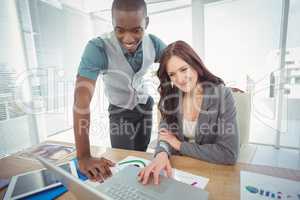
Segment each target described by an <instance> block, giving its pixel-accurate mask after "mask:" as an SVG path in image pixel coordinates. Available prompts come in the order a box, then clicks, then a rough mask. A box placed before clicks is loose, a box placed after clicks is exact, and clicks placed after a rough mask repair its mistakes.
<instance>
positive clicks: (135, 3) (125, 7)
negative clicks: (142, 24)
mask: <svg viewBox="0 0 300 200" xmlns="http://www.w3.org/2000/svg"><path fill="white" fill-rule="evenodd" d="M141 9H143V10H144V14H145V16H147V6H146V3H145V1H144V0H114V1H113V4H112V9H111V10H112V12H113V10H122V11H138V10H141Z"/></svg>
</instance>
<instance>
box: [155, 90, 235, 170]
mask: <svg viewBox="0 0 300 200" xmlns="http://www.w3.org/2000/svg"><path fill="white" fill-rule="evenodd" d="M203 88H204V91H203V94H204V95H203V100H202V105H201V111H200V113H199V116H198V119H197V125H196V129H195V142H188V139H187V138H185V137H184V135H183V133H182V113H180V112H176V115H177V119H178V124H172V125H170V124H167V123H166V122H165V120H162V121H161V122H160V128H166V129H168V130H170V131H172V132H173V133H174V134H176V136H177V138H178V139H179V140H180V141H181V142H182V143H181V146H180V150H179V151H175V149H173V148H172V147H171V146H170V145H169V144H168V143H167V142H165V141H158V144H157V147H156V150H155V155H156V154H158V153H159V152H161V151H165V152H167V153H168V155H169V156H171V155H172V154H180V155H184V156H190V157H193V158H196V159H200V160H205V161H209V162H213V163H220V164H235V163H236V161H237V158H238V155H239V148H240V145H239V132H238V127H237V120H236V109H235V103H234V99H233V96H232V92H231V89H230V88H227V87H225V86H224V85H214V84H209V85H206V86H204V87H203ZM179 110H180V109H179Z"/></svg>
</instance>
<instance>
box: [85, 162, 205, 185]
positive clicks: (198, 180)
mask: <svg viewBox="0 0 300 200" xmlns="http://www.w3.org/2000/svg"><path fill="white" fill-rule="evenodd" d="M150 162H151V161H150V160H146V159H144V158H140V157H135V156H128V157H126V158H125V159H123V160H121V161H119V162H118V163H117V164H116V166H115V167H112V168H111V171H112V173H113V174H115V173H117V172H118V171H120V170H122V169H123V168H125V167H126V166H128V165H135V166H138V167H141V168H143V167H145V166H147V165H148V164H150ZM172 174H173V178H174V179H175V180H177V181H179V182H182V183H185V184H188V185H192V186H194V187H197V188H201V189H204V188H205V187H206V185H207V183H208V181H209V179H208V178H206V177H202V176H197V175H194V174H191V173H188V172H184V171H181V170H178V169H175V168H173V171H172ZM88 184H89V185H91V186H96V185H97V184H100V183H97V182H91V181H88Z"/></svg>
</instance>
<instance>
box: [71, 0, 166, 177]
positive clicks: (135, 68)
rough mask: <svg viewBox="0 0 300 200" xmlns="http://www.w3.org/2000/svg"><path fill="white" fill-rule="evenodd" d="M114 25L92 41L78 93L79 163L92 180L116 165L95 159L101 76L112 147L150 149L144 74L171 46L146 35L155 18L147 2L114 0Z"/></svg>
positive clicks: (76, 132)
mask: <svg viewBox="0 0 300 200" xmlns="http://www.w3.org/2000/svg"><path fill="white" fill-rule="evenodd" d="M112 23H113V28H114V30H113V31H112V32H110V33H107V34H104V35H102V36H101V37H97V38H94V39H92V40H90V41H89V42H88V44H87V46H86V48H85V50H84V53H83V56H82V59H81V62H80V66H79V70H78V74H77V80H76V87H75V95H74V98H75V100H74V109H73V117H74V135H75V142H76V149H77V157H78V161H79V167H80V170H81V171H82V172H83V173H85V174H86V175H87V176H88V177H89V178H90V179H92V180H98V181H99V180H100V181H102V180H104V179H105V178H106V177H108V176H110V175H111V172H110V170H109V167H110V166H112V165H113V163H112V162H111V161H109V160H106V159H105V158H94V157H92V156H91V152H90V142H89V127H90V102H91V99H92V97H93V94H94V89H95V84H96V79H97V77H98V75H99V74H101V75H102V78H103V83H104V89H105V94H106V97H107V98H108V101H109V108H108V111H109V123H110V140H111V146H112V147H113V148H123V149H130V150H139V151H146V149H147V147H148V144H149V141H150V136H151V127H152V107H153V99H152V97H151V96H150V95H149V94H148V92H147V84H146V81H145V79H144V75H145V73H146V72H147V70H148V69H149V67H150V66H151V65H152V64H153V63H154V62H158V61H159V58H160V56H161V54H162V52H163V49H164V48H165V44H164V43H163V42H162V41H161V40H160V39H158V38H157V37H156V36H154V35H152V34H146V33H145V30H146V28H147V26H148V24H149V17H148V16H147V7H146V4H145V2H144V0H114V1H113V5H112ZM98 103H102V102H98ZM104 131H106V130H104ZM107 131H108V130H107Z"/></svg>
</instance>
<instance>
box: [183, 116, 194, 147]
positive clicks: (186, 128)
mask: <svg viewBox="0 0 300 200" xmlns="http://www.w3.org/2000/svg"><path fill="white" fill-rule="evenodd" d="M196 124H197V120H195V121H190V120H187V119H185V118H183V135H184V136H185V137H187V138H188V139H189V142H195V129H196Z"/></svg>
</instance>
